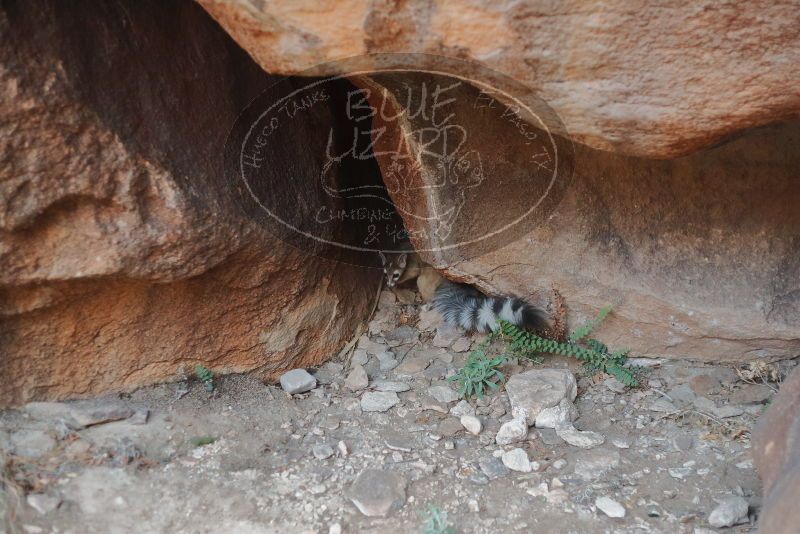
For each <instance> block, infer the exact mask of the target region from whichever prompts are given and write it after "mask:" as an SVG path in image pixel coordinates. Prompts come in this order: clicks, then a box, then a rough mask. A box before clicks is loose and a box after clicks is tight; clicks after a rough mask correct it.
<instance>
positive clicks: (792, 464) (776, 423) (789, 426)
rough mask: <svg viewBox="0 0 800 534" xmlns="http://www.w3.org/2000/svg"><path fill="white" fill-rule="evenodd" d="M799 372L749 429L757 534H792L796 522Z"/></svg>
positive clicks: (799, 481) (799, 472)
mask: <svg viewBox="0 0 800 534" xmlns="http://www.w3.org/2000/svg"><path fill="white" fill-rule="evenodd" d="M799 440H800V369H795V370H794V371H793V372H792V374H791V375H790V376H789V378H788V379H787V380H785V381H784V382H783V384H781V388H780V391H779V393H778V395H777V397H776V398H775V399H774V400H773V401H772V403H771V404H770V405H769V407H768V408H767V409H766V412H765V413H764V415H762V416H761V417H760V418H759V420H758V424H757V425H756V427H755V429H753V459H754V461H755V465H756V469H758V474H759V476H760V477H761V481H762V483H763V484H764V505H763V508H762V512H761V516H760V520H759V523H758V531H759V532H761V533H762V534H783V533H784V532H794V531H795V530H797V524H798V522H800V510H798V508H797V501H798V499H800V446H798V441H799Z"/></svg>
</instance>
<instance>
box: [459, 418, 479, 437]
mask: <svg viewBox="0 0 800 534" xmlns="http://www.w3.org/2000/svg"><path fill="white" fill-rule="evenodd" d="M461 426H463V427H464V428H466V429H467V432H469V433H470V434H473V435H475V436H477V435H478V434H480V433H481V431H482V430H483V424H482V423H481V420H480V419H478V418H477V417H475V416H474V415H462V416H461Z"/></svg>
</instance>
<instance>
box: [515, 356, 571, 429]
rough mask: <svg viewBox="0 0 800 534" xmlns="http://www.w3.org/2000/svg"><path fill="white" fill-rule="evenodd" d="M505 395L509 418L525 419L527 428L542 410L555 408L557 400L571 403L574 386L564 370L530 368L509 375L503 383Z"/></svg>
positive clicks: (568, 373)
mask: <svg viewBox="0 0 800 534" xmlns="http://www.w3.org/2000/svg"><path fill="white" fill-rule="evenodd" d="M506 392H507V393H508V398H509V400H510V401H511V413H512V415H513V416H514V417H515V418H516V417H525V418H526V420H527V423H528V425H529V426H530V425H533V424H534V423H535V422H536V417H537V416H538V415H539V412H541V411H542V410H544V409H545V408H551V407H553V406H558V403H559V402H561V399H567V400H569V401H574V400H575V396H576V395H577V393H578V385H577V383H576V382H575V376H574V375H573V374H572V373H571V372H569V371H568V370H567V369H533V370H530V371H526V372H524V373H520V374H517V375H514V376H512V377H511V378H510V379H509V380H508V382H506Z"/></svg>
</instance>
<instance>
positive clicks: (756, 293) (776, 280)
mask: <svg viewBox="0 0 800 534" xmlns="http://www.w3.org/2000/svg"><path fill="white" fill-rule="evenodd" d="M437 76H438V75H437ZM411 80H412V78H410V77H408V76H404V77H397V76H396V75H394V74H389V75H387V74H384V73H374V74H372V75H370V76H369V77H368V78H365V77H361V78H360V79H358V80H356V81H357V82H358V83H359V85H361V86H362V87H364V88H365V90H371V92H370V95H371V97H372V106H373V107H374V108H375V109H381V106H382V105H383V104H382V103H383V102H384V101H385V102H386V103H388V105H389V108H390V109H391V110H392V112H391V113H386V114H385V116H386V117H396V116H399V117H402V118H401V119H399V120H383V121H382V122H381V115H380V114H378V115H376V118H375V119H374V120H375V121H376V126H378V128H376V131H378V130H380V128H386V131H389V132H391V134H383V135H382V136H381V137H380V138H377V142H376V150H378V153H379V154H383V155H381V156H380V157H379V158H378V160H379V162H380V164H381V166H382V169H383V174H384V179H385V180H387V186H388V187H389V191H390V192H391V193H392V198H393V199H394V201H395V204H396V205H397V208H398V212H399V213H400V214H401V215H402V216H403V219H404V221H405V224H406V227H407V228H408V229H409V230H410V232H411V234H412V236H413V238H414V241H415V243H414V244H415V246H416V247H417V249H418V250H419V251H420V253H421V255H422V256H423V258H424V259H426V260H427V261H429V262H430V263H432V264H433V265H436V266H438V267H440V268H442V269H444V271H445V272H446V274H447V275H448V276H449V277H451V278H454V279H457V280H460V281H464V282H467V283H471V284H474V285H476V286H477V287H480V288H482V289H484V290H486V291H487V292H489V293H511V294H517V295H523V296H527V297H529V298H531V299H533V300H534V301H536V302H538V303H539V304H541V305H543V306H546V305H547V304H548V301H549V298H550V295H551V292H550V291H551V288H555V289H556V290H558V291H559V292H560V294H561V295H563V297H564V298H565V299H566V302H567V304H568V306H569V308H570V318H571V323H572V326H573V327H574V326H577V325H578V324H580V323H582V322H583V321H584V320H586V319H588V318H590V317H591V316H593V315H594V314H595V313H596V312H597V311H598V310H599V309H600V308H601V307H602V306H604V305H605V304H607V303H615V304H616V309H615V312H614V313H613V314H612V316H611V317H610V318H609V319H608V320H607V321H606V322H605V323H604V324H603V326H602V329H601V331H600V332H598V335H599V336H600V338H601V339H603V340H604V341H607V342H608V343H609V345H611V346H615V347H627V348H630V349H631V350H632V352H633V353H634V354H639V355H648V356H659V357H661V356H663V357H675V358H688V359H704V360H748V359H755V358H762V357H778V358H788V357H794V356H797V355H798V354H800V328H798V325H800V212H798V210H797V209H796V206H797V205H798V203H800V180H798V175H797V169H798V168H800V152H798V151H797V150H796V149H795V145H796V140H797V139H798V137H800V122H788V123H784V124H780V125H773V126H770V127H765V128H762V129H755V130H753V131H750V132H748V133H747V134H745V135H742V136H740V137H739V138H738V139H736V140H733V141H731V142H729V143H727V144H723V145H721V146H717V147H715V148H712V149H709V150H706V151H702V152H698V153H696V154H693V155H691V156H686V157H683V158H677V159H673V160H652V159H644V158H637V157H632V156H624V155H615V154H610V153H607V152H603V151H598V150H593V149H590V148H587V147H585V146H582V145H575V150H574V154H573V153H571V152H570V151H569V145H568V144H566V143H564V142H563V140H561V141H559V138H558V136H553V137H549V136H548V135H547V134H546V131H544V130H541V131H539V132H538V133H537V135H538V137H536V138H535V142H530V140H531V139H534V138H533V137H531V136H527V135H521V134H520V132H519V130H518V129H517V126H518V123H517V122H514V121H511V122H509V116H510V113H509V112H508V111H507V108H506V107H505V106H504V105H503V104H502V103H500V102H494V103H493V105H491V106H490V105H484V104H486V102H487V99H486V97H485V96H482V95H483V93H480V92H478V91H477V90H476V89H475V88H473V87H470V86H469V84H462V85H459V86H457V87H456V86H451V87H453V88H452V89H450V90H449V91H448V92H447V93H446V95H445V96H446V97H447V98H446V100H447V101H448V102H449V103H448V104H447V105H446V106H443V107H442V108H440V109H439V113H438V115H434V114H432V113H428V114H424V113H416V114H412V113H406V114H399V110H400V109H402V108H404V104H403V103H404V102H405V101H406V100H405V99H404V95H405V94H406V92H407V87H408V86H409V84H411V86H412V87H417V89H418V88H419V87H418V86H414V83H413V82H412V81H411ZM437 80H438V81H437ZM437 83H438V84H439V85H438V86H439V87H445V86H449V85H448V83H447V82H446V81H444V80H443V79H441V78H437V77H436V76H430V77H429V79H428V81H427V86H428V87H434V86H437ZM381 88H387V89H388V93H383V92H381V91H380V89H381ZM417 92H418V93H419V91H417ZM384 95H388V97H387V96H384ZM444 101H445V99H443V100H442V102H444ZM434 105H435V104H431V107H433V106H434ZM414 106H415V107H414V109H415V110H416V109H417V108H416V104H415V105H414ZM445 116H446V117H448V119H447V121H446V125H445V126H440V127H439V128H438V129H437V128H434V127H433V123H434V122H436V121H437V120H438V119H437V117H445ZM528 122H533V120H530V121H528ZM554 126H555V128H556V130H557V129H558V125H557V124H556V125H554ZM431 130H435V131H439V132H440V133H442V136H441V138H440V139H439V141H442V139H444V137H445V136H444V133H446V132H450V133H452V132H456V131H457V132H459V135H458V136H455V134H453V135H450V136H449V137H448V138H447V141H448V142H447V143H444V142H437V143H431V142H429V139H430V138H431V137H432V136H431V135H428V136H427V137H425V141H424V142H423V141H420V139H422V137H421V136H420V135H419V133H420V132H430V131H431ZM453 137H458V142H453V139H452V138H453ZM398 139H400V140H403V141H404V142H398ZM540 141H541V142H540ZM454 146H457V149H455V151H454V152H450V151H452V150H454V149H453V147H454ZM394 147H401V150H399V151H397V150H395V149H394ZM541 154H546V155H547V156H546V157H544V158H539V157H538V156H539V155H541ZM556 154H558V155H559V157H558V162H556ZM548 158H549V159H548ZM551 160H552V161H553V162H554V164H553V165H552V166H550V164H549V161H551ZM402 161H414V162H419V163H421V164H410V165H407V166H406V167H403V168H401V169H400V171H399V174H400V175H401V176H400V177H397V176H396V175H397V174H398V171H397V169H398V162H402ZM536 163H547V165H544V166H543V167H542V169H547V172H540V171H541V169H540V168H539V167H538V166H537V165H536ZM555 163H557V164H555ZM573 167H574V173H573ZM555 170H557V171H558V172H557V173H554V172H551V171H555ZM473 171H475V173H474V174H473ZM554 176H555V177H556V178H555V179H552V178H553V177H554ZM551 179H552V181H551ZM396 181H398V183H399V182H402V183H404V184H405V186H404V187H400V188H398V187H394V186H393V184H394V183H395V182H396ZM551 183H552V184H553V186H552V187H549V188H548V187H547V186H549V185H550V184H551ZM540 200H541V202H540ZM526 213H528V215H526Z"/></svg>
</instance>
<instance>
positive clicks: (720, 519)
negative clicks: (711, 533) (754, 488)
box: [708, 495, 749, 528]
mask: <svg viewBox="0 0 800 534" xmlns="http://www.w3.org/2000/svg"><path fill="white" fill-rule="evenodd" d="M748 508H749V506H748V504H747V501H746V500H744V499H743V498H742V497H739V496H737V495H732V496H730V497H726V498H725V499H723V500H721V501H720V502H719V504H718V505H717V507H716V508H714V510H713V511H712V512H711V514H710V515H709V516H708V524H709V525H711V526H712V527H715V528H724V527H732V526H733V525H738V524H739V523H744V522H745V521H747V509H748Z"/></svg>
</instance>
